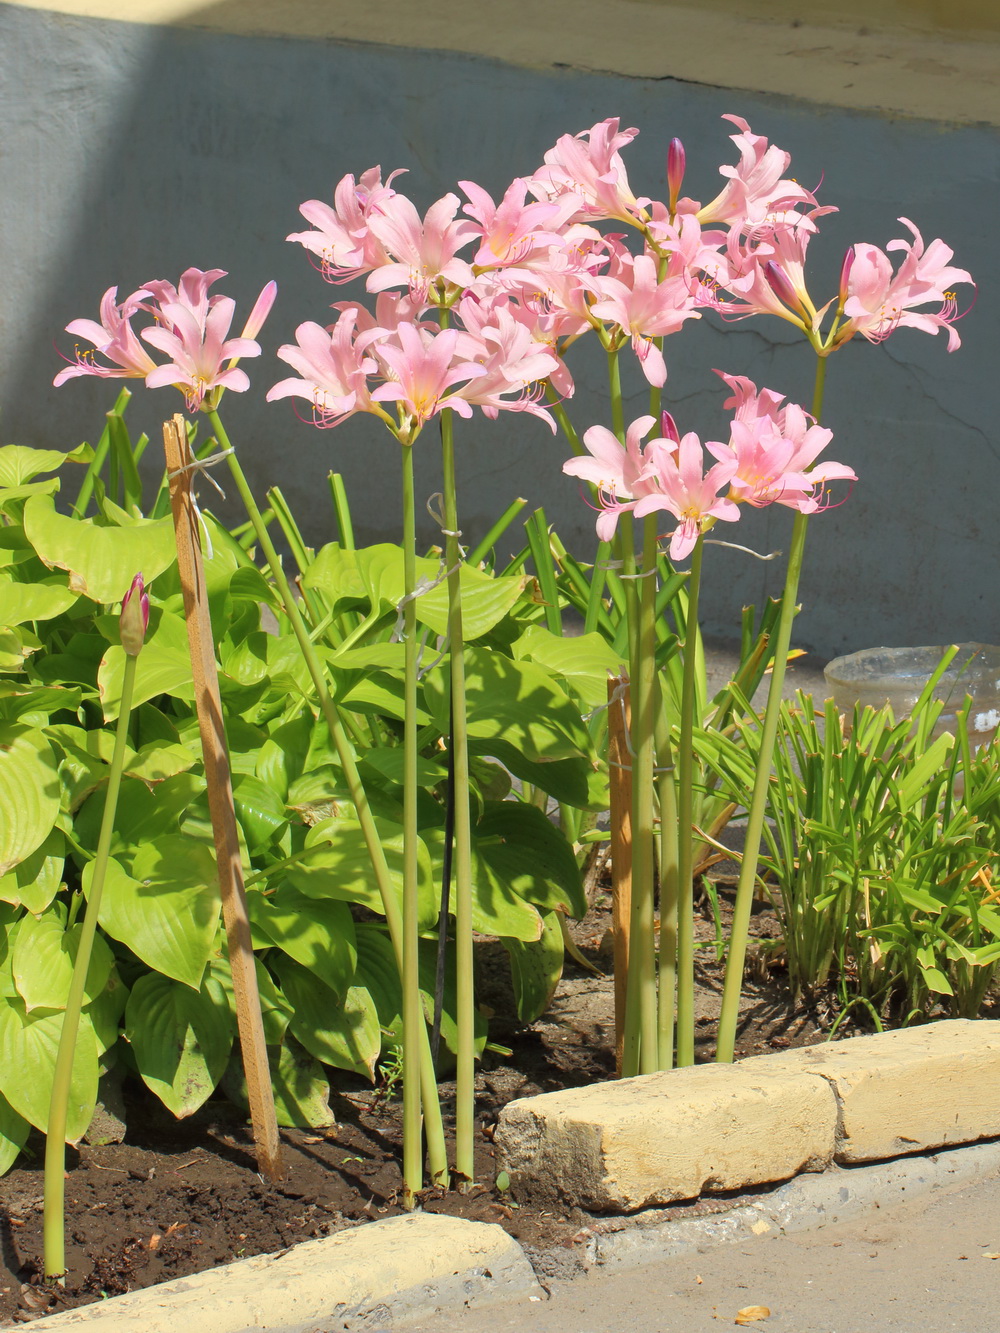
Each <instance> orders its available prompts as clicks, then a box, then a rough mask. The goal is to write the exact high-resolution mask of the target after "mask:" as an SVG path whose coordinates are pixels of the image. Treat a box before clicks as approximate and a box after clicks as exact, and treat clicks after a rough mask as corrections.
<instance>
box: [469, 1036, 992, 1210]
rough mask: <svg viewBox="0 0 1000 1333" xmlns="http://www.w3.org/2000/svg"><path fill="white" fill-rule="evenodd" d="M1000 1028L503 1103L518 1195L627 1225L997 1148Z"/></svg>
mask: <svg viewBox="0 0 1000 1333" xmlns="http://www.w3.org/2000/svg"><path fill="white" fill-rule="evenodd" d="M998 1077H1000V1021H991V1020H965V1019H955V1020H950V1021H946V1022H940V1023H934V1024H930V1025H928V1026H926V1027H920V1028H912V1029H904V1030H901V1031H898V1032H884V1033H879V1034H877V1035H875V1036H871V1037H852V1038H849V1039H848V1040H846V1041H842V1042H837V1043H836V1044H834V1045H824V1046H820V1047H815V1046H814V1047H808V1048H803V1049H801V1050H798V1051H791V1052H789V1053H788V1054H787V1055H785V1054H783V1055H768V1056H752V1057H750V1058H748V1059H746V1060H741V1061H739V1062H738V1063H737V1064H734V1065H698V1066H696V1067H694V1068H690V1069H675V1070H671V1071H670V1072H667V1073H661V1074H646V1075H642V1076H640V1077H638V1078H631V1079H622V1080H621V1081H619V1082H615V1083H600V1084H591V1085H590V1086H589V1087H585V1088H573V1089H568V1090H566V1091H563V1092H552V1093H545V1094H543V1095H542V1096H540V1097H533V1098H530V1099H524V1100H519V1101H514V1102H511V1103H509V1104H508V1105H507V1106H506V1107H505V1108H504V1109H503V1111H501V1113H500V1123H499V1126H498V1128H497V1133H496V1138H495V1142H496V1145H497V1150H498V1151H497V1159H498V1162H497V1164H498V1167H499V1168H500V1169H502V1170H506V1171H507V1172H508V1174H509V1175H510V1178H511V1183H512V1186H513V1188H514V1191H515V1193H516V1194H517V1195H519V1196H523V1197H525V1198H530V1199H538V1200H550V1199H559V1200H560V1201H561V1202H564V1203H570V1204H576V1205H578V1206H581V1207H584V1208H592V1209H597V1210H603V1211H615V1212H634V1211H637V1210H638V1209H640V1208H645V1207H650V1206H654V1205H656V1204H663V1203H670V1202H674V1201H677V1200H680V1199H693V1198H696V1197H697V1196H698V1195H699V1194H700V1193H702V1192H706V1193H713V1192H721V1191H727V1190H736V1189H740V1188H743V1187H745V1186H749V1185H758V1184H763V1183H766V1182H770V1181H779V1180H787V1179H788V1178H789V1177H791V1176H794V1175H795V1174H797V1173H798V1172H799V1171H803V1170H821V1169H822V1168H823V1167H825V1166H827V1165H829V1164H830V1163H831V1162H832V1161H834V1160H836V1161H838V1162H842V1163H851V1162H862V1161H873V1160H879V1159H884V1158H891V1157H897V1156H900V1155H902V1154H905V1153H917V1152H924V1151H926V1150H928V1149H930V1148H936V1147H941V1146H944V1145H947V1144H958V1143H971V1142H975V1141H976V1140H978V1139H985V1138H990V1137H994V1136H997V1135H1000V1099H998V1098H997V1096H996V1085H997V1079H998Z"/></svg>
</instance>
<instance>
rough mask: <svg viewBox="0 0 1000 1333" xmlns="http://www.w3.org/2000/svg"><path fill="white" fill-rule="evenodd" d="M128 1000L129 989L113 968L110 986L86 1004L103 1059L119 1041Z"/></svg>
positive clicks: (85, 1008)
mask: <svg viewBox="0 0 1000 1333" xmlns="http://www.w3.org/2000/svg"><path fill="white" fill-rule="evenodd" d="M127 999H128V987H127V986H126V985H125V983H124V981H122V979H121V977H120V976H119V975H118V969H117V968H112V969H111V975H110V977H108V984H107V985H106V986H105V987H104V989H103V990H102V991H101V993H100V995H98V996H97V998H96V999H94V1000H91V1002H90V1004H85V1005H84V1007H83V1012H84V1014H86V1016H87V1018H89V1020H90V1022H91V1023H92V1024H93V1028H94V1035H95V1036H96V1038H97V1054H98V1055H99V1056H101V1057H102V1058H103V1056H104V1053H105V1051H107V1050H109V1049H110V1048H111V1047H112V1046H113V1045H114V1044H115V1042H116V1041H117V1040H118V1035H119V1027H120V1024H121V1017H122V1014H123V1013H124V1012H125V1002H126V1000H127Z"/></svg>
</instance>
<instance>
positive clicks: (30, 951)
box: [12, 907, 115, 1014]
mask: <svg viewBox="0 0 1000 1333" xmlns="http://www.w3.org/2000/svg"><path fill="white" fill-rule="evenodd" d="M82 931H83V926H82V924H77V925H75V926H73V927H72V928H71V929H70V930H67V929H66V913H65V911H63V910H60V909H59V908H55V907H53V908H49V910H48V911H46V912H44V913H43V914H42V915H41V916H32V915H31V914H30V913H29V914H28V915H27V916H25V917H23V918H22V920H21V924H20V925H19V926H18V930H17V937H16V939H15V942H14V951H13V954H12V969H13V974H14V984H15V986H16V987H17V990H18V994H19V995H20V996H21V998H22V1000H24V1007H25V1009H26V1010H27V1012H28V1013H29V1014H30V1013H31V1012H32V1010H33V1009H65V1007H66V1001H67V998H68V996H69V983H70V981H71V980H72V978H73V966H74V964H75V962H76V955H77V950H78V948H79V944H80V935H81V933H82ZM114 961H115V960H114V956H113V954H112V952H111V950H110V948H109V947H108V943H107V941H106V940H104V939H102V938H101V936H100V935H95V937H94V944H93V950H92V952H91V956H90V965H89V967H88V968H87V981H86V985H85V988H84V998H85V1000H93V999H96V998H97V996H98V995H99V994H100V993H101V991H102V990H103V989H104V987H105V986H106V985H107V981H108V977H109V976H110V975H111V968H112V966H113V965H114Z"/></svg>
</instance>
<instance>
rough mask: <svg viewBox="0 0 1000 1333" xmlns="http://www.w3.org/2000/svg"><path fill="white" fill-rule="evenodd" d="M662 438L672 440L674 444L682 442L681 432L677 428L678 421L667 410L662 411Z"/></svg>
mask: <svg viewBox="0 0 1000 1333" xmlns="http://www.w3.org/2000/svg"><path fill="white" fill-rule="evenodd" d="M660 438H661V439H663V440H671V441H672V442H673V443H674V444H680V442H681V433H680V431H679V430H678V429H677V422H676V421H675V420H674V419H673V417H672V416H671V415H670V413H669V412H667V411H663V412H661V413H660Z"/></svg>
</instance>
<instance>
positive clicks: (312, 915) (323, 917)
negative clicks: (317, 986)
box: [247, 884, 357, 997]
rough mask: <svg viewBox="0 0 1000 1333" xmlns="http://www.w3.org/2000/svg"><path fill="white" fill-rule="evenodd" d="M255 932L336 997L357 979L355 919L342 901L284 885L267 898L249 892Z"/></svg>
mask: <svg viewBox="0 0 1000 1333" xmlns="http://www.w3.org/2000/svg"><path fill="white" fill-rule="evenodd" d="M247 903H248V906H249V910H250V920H251V922H252V924H253V927H254V932H255V935H258V936H259V935H263V936H264V937H265V938H266V939H267V940H269V941H270V942H271V943H272V944H274V945H276V946H277V947H278V948H279V949H280V950H281V951H282V952H283V953H285V954H287V955H288V956H289V957H290V958H294V959H295V960H296V961H297V962H299V963H301V964H302V966H303V967H306V968H308V969H309V971H310V972H314V973H315V974H316V976H317V977H319V978H320V979H321V980H322V981H323V982H324V983H325V984H326V985H327V986H328V987H329V988H330V989H331V990H332V991H334V992H335V993H336V994H337V995H338V996H341V997H342V996H343V995H344V994H345V993H346V991H347V988H348V986H349V985H350V984H351V981H352V980H353V978H354V968H355V964H356V962H357V949H356V948H355V943H354V919H353V918H352V916H351V909H350V908H349V907H348V905H347V904H346V903H344V902H334V901H328V900H324V899H322V898H312V897H307V896H306V895H305V894H304V893H299V892H298V890H297V889H294V888H292V886H291V885H290V884H283V885H281V887H280V888H278V889H276V890H275V892H274V893H273V894H272V895H271V896H270V897H268V898H265V897H263V896H262V895H261V894H259V893H254V892H253V891H252V890H251V891H250V892H248V894H247Z"/></svg>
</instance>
